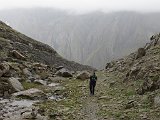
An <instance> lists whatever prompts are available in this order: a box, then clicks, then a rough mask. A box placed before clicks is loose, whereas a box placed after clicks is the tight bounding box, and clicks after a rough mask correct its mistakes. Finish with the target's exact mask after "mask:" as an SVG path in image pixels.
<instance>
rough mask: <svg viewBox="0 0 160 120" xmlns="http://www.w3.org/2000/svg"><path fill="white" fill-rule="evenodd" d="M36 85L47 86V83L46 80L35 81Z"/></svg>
mask: <svg viewBox="0 0 160 120" xmlns="http://www.w3.org/2000/svg"><path fill="white" fill-rule="evenodd" d="M34 83H36V84H40V85H47V81H44V80H35V81H34Z"/></svg>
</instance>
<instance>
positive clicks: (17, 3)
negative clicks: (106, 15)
mask: <svg viewBox="0 0 160 120" xmlns="http://www.w3.org/2000/svg"><path fill="white" fill-rule="evenodd" d="M31 7H53V8H60V9H67V10H72V11H77V12H85V11H87V12H90V11H95V10H103V11H119V10H132V11H141V12H154V11H160V0H0V9H12V8H31Z"/></svg>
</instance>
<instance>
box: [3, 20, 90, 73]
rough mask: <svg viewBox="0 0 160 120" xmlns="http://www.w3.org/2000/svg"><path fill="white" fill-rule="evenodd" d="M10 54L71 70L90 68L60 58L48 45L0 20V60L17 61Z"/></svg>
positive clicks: (29, 60)
mask: <svg viewBox="0 0 160 120" xmlns="http://www.w3.org/2000/svg"><path fill="white" fill-rule="evenodd" d="M21 54H22V55H21ZM12 56H16V57H17V58H19V59H22V60H25V61H28V62H39V63H43V64H46V65H50V66H51V67H53V68H56V67H59V66H63V67H64V68H66V69H68V70H71V71H80V70H92V68H91V67H89V66H85V65H81V64H78V63H76V62H73V61H68V60H66V59H64V58H62V57H61V56H60V55H59V54H58V53H57V52H56V51H55V50H54V49H53V48H52V47H50V46H49V45H47V44H44V43H41V42H39V41H36V40H34V39H32V38H29V37H27V36H25V35H24V34H21V33H19V32H17V31H16V30H14V29H12V28H11V27H10V26H8V25H6V24H5V23H3V22H1V21H0V61H12V62H18V61H14V59H12Z"/></svg>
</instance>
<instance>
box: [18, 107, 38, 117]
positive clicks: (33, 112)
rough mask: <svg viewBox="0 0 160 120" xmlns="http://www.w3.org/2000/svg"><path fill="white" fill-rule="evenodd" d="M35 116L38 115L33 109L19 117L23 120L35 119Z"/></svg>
mask: <svg viewBox="0 0 160 120" xmlns="http://www.w3.org/2000/svg"><path fill="white" fill-rule="evenodd" d="M37 114H38V111H37V110H35V109H34V108H33V109H32V111H31V112H30V111H27V112H24V113H22V114H21V115H22V118H23V119H36V118H37Z"/></svg>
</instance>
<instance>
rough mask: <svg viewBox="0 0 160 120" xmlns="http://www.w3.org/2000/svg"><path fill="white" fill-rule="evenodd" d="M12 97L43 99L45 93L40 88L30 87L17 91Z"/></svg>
mask: <svg viewBox="0 0 160 120" xmlns="http://www.w3.org/2000/svg"><path fill="white" fill-rule="evenodd" d="M12 95H13V96H14V97H25V98H28V99H44V98H46V95H45V93H44V92H43V91H42V90H39V89H36V88H31V89H28V90H25V91H21V92H17V93H14V94H12Z"/></svg>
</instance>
